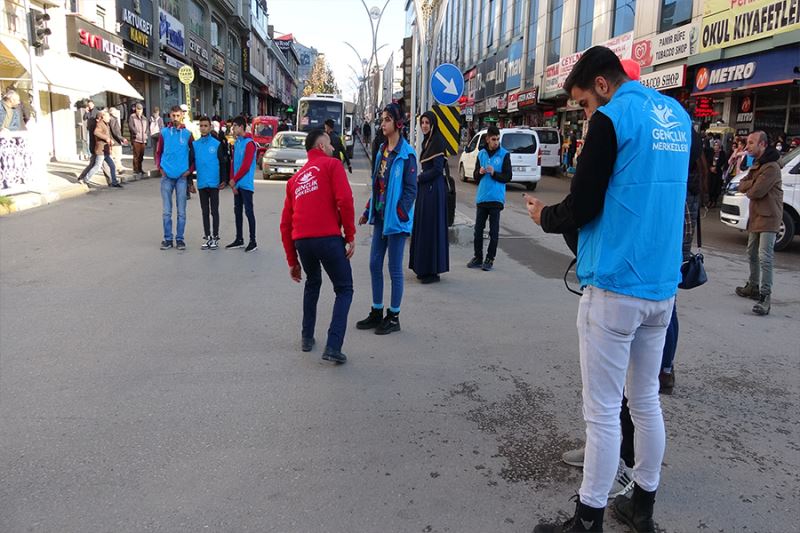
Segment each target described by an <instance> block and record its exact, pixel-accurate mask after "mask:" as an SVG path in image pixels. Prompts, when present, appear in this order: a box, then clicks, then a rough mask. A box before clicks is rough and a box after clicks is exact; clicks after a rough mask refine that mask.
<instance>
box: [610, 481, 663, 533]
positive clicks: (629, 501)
mask: <svg viewBox="0 0 800 533" xmlns="http://www.w3.org/2000/svg"><path fill="white" fill-rule="evenodd" d="M655 502H656V491H653V492H647V491H646V490H644V489H642V488H641V487H640V486H639V485H636V484H634V486H633V494H632V495H631V497H630V498H629V497H627V496H617V497H616V498H615V499H614V504H613V508H614V514H615V515H616V516H617V518H619V519H620V520H621V521H622V522H624V523H625V524H628V526H629V527H630V528H631V529H632V530H633V533H655V531H656V524H655V522H653V504H655Z"/></svg>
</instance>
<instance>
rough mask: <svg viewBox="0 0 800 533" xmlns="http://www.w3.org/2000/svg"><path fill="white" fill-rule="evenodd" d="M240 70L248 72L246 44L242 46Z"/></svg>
mask: <svg viewBox="0 0 800 533" xmlns="http://www.w3.org/2000/svg"><path fill="white" fill-rule="evenodd" d="M242 72H244V73H245V74H246V73H248V72H250V49H249V48H247V47H246V46H244V47H242Z"/></svg>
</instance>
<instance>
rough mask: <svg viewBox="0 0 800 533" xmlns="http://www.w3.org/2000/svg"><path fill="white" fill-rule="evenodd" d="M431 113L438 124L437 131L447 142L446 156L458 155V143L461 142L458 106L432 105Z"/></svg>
mask: <svg viewBox="0 0 800 533" xmlns="http://www.w3.org/2000/svg"><path fill="white" fill-rule="evenodd" d="M433 112H434V113H435V114H436V118H437V119H438V122H439V130H440V131H441V132H442V137H444V140H445V141H447V146H448V148H449V150H448V152H447V155H455V154H457V153H458V142H459V141H460V140H461V112H460V111H459V109H458V106H452V105H450V106H447V105H438V104H437V105H434V106H433Z"/></svg>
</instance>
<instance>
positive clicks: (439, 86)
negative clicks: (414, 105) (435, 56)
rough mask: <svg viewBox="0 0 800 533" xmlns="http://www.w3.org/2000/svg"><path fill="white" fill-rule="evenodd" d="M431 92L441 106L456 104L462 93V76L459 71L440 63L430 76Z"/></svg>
mask: <svg viewBox="0 0 800 533" xmlns="http://www.w3.org/2000/svg"><path fill="white" fill-rule="evenodd" d="M431 92H432V93H433V97H434V98H436V101H437V102H439V103H440V104H442V105H451V104H454V103H456V102H457V101H458V99H459V98H460V97H461V94H462V93H463V92H464V76H463V75H462V74H461V70H459V68H458V67H457V66H455V65H453V64H450V63H442V64H441V65H439V66H438V67H436V69H435V70H434V71H433V76H431Z"/></svg>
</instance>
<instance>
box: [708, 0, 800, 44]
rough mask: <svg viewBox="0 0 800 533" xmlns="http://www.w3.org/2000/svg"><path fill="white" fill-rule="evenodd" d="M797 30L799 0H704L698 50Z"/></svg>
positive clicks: (798, 26) (799, 18) (799, 25)
mask: <svg viewBox="0 0 800 533" xmlns="http://www.w3.org/2000/svg"><path fill="white" fill-rule="evenodd" d="M797 29H800V2H798V0H749V1H745V0H706V4H705V11H704V14H703V23H702V25H701V29H700V51H701V52H707V51H708V50H716V49H718V48H727V47H729V46H734V45H737V44H742V43H747V42H750V41H755V40H758V39H763V38H765V37H770V36H772V35H778V34H779V33H784V32H787V31H792V30H797Z"/></svg>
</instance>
